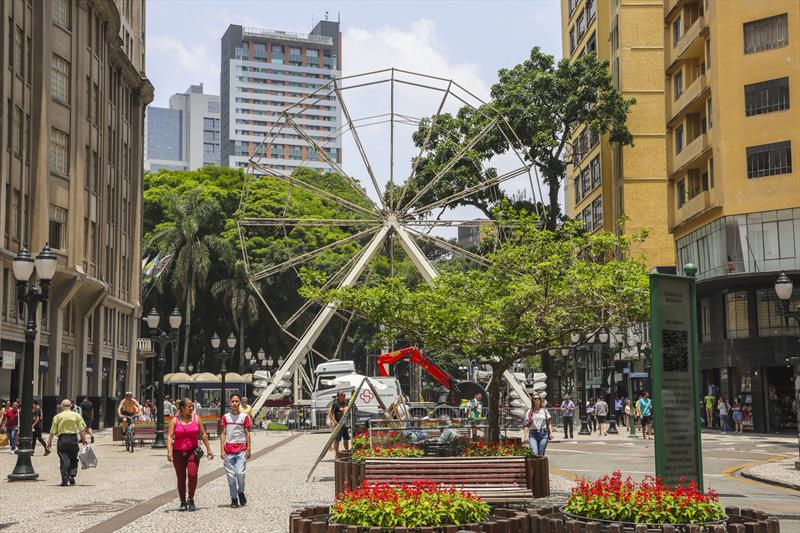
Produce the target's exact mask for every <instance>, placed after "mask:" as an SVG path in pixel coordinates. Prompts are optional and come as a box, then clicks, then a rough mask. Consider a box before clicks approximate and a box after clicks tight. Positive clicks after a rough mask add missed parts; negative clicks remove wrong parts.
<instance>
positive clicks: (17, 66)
mask: <svg viewBox="0 0 800 533" xmlns="http://www.w3.org/2000/svg"><path fill="white" fill-rule="evenodd" d="M24 37H25V35H24V33H23V32H22V28H20V27H19V26H15V31H14V72H16V73H17V76H20V77H21V76H22V53H23V52H24V48H25V47H24V46H23V45H22V43H23V41H24Z"/></svg>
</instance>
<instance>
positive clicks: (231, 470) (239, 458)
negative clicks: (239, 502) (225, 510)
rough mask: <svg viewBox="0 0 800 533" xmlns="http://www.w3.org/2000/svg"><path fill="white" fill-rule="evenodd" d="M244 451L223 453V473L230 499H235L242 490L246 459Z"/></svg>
mask: <svg viewBox="0 0 800 533" xmlns="http://www.w3.org/2000/svg"><path fill="white" fill-rule="evenodd" d="M244 453H245V452H243V451H242V452H239V453H229V454H226V455H225V474H227V476H228V491H229V492H230V493H231V499H232V500H235V499H237V498H238V497H239V494H241V493H243V492H244V469H245V465H246V463H247V462H246V461H245V458H244Z"/></svg>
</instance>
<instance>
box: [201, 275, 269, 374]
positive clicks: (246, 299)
mask: <svg viewBox="0 0 800 533" xmlns="http://www.w3.org/2000/svg"><path fill="white" fill-rule="evenodd" d="M211 294H212V295H213V296H214V297H216V298H220V299H221V300H222V301H223V304H224V305H227V307H228V311H230V314H231V320H232V321H233V324H234V329H235V330H236V332H237V333H238V336H239V343H238V346H239V348H240V351H239V353H244V352H243V350H244V349H245V338H244V332H245V328H246V327H247V326H249V325H251V324H253V323H254V322H255V321H256V320H258V314H259V313H258V312H259V306H260V305H261V304H260V303H259V302H258V301H257V299H256V296H255V295H254V294H253V290H252V288H251V286H250V282H249V280H248V279H247V272H246V271H245V268H244V263H242V261H241V260H240V261H236V262H235V263H234V264H233V266H232V267H231V269H230V273H229V276H228V277H225V278H223V279H220V280H218V281H217V282H215V283H214V285H212V286H211ZM243 366H244V360H243V358H242V357H240V358H239V365H238V368H239V371H242V369H243Z"/></svg>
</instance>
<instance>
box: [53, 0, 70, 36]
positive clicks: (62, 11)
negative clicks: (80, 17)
mask: <svg viewBox="0 0 800 533" xmlns="http://www.w3.org/2000/svg"><path fill="white" fill-rule="evenodd" d="M52 6H53V23H54V24H58V25H59V26H61V27H62V28H64V29H66V30H68V29H70V0H53V4H52Z"/></svg>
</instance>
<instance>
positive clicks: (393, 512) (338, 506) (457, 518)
mask: <svg viewBox="0 0 800 533" xmlns="http://www.w3.org/2000/svg"><path fill="white" fill-rule="evenodd" d="M487 516H489V505H488V504H486V503H484V502H482V501H481V500H480V499H479V498H477V497H475V496H472V495H471V494H469V493H468V492H460V491H458V490H456V489H455V488H454V487H441V486H440V485H439V484H438V483H436V482H435V481H415V482H413V483H409V484H403V485H399V486H396V487H392V486H390V485H388V484H386V483H375V484H371V483H367V482H364V483H363V484H362V485H361V487H360V488H358V489H356V490H347V491H345V492H343V493H341V494H340V495H339V496H337V498H336V503H334V505H333V506H332V507H331V515H330V519H331V522H335V523H337V524H347V525H354V526H362V527H383V528H395V527H425V526H442V525H447V524H456V525H461V524H468V523H477V522H482V521H483V520H485V519H486V517H487Z"/></svg>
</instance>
